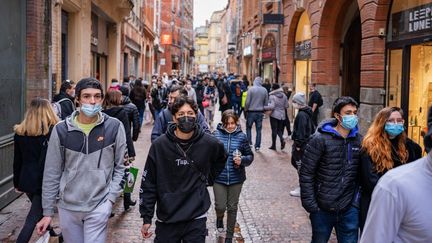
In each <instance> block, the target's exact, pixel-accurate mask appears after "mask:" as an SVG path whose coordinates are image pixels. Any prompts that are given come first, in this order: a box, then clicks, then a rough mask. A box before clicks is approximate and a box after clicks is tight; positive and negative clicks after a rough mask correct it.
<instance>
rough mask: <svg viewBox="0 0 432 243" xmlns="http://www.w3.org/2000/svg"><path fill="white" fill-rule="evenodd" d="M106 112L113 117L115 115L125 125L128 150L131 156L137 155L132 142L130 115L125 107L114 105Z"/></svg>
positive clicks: (105, 111)
mask: <svg viewBox="0 0 432 243" xmlns="http://www.w3.org/2000/svg"><path fill="white" fill-rule="evenodd" d="M103 112H104V113H105V114H107V115H108V116H111V117H115V118H117V119H119V120H120V121H121V123H122V124H123V126H124V129H125V133H126V144H127V151H128V156H129V157H135V147H134V144H133V142H132V136H131V132H130V131H131V129H130V122H129V118H128V115H127V113H126V111H125V110H124V108H123V107H121V106H114V107H111V108H108V109H105V110H103Z"/></svg>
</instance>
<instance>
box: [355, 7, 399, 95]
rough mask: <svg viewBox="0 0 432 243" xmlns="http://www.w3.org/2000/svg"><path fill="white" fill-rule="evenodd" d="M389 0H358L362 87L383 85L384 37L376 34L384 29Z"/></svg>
mask: <svg viewBox="0 0 432 243" xmlns="http://www.w3.org/2000/svg"><path fill="white" fill-rule="evenodd" d="M390 2H391V1H390V0H379V1H370V0H369V1H366V0H358V3H359V9H360V17H361V21H362V59H361V81H360V84H361V86H362V87H384V85H385V80H384V77H385V38H380V37H379V36H378V33H379V29H380V28H384V29H386V24H387V15H388V12H389V10H390Z"/></svg>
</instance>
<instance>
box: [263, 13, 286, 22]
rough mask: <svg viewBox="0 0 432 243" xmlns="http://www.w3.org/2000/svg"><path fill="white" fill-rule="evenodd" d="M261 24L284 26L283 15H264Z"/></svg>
mask: <svg viewBox="0 0 432 243" xmlns="http://www.w3.org/2000/svg"><path fill="white" fill-rule="evenodd" d="M263 24H284V15H283V14H264V16H263Z"/></svg>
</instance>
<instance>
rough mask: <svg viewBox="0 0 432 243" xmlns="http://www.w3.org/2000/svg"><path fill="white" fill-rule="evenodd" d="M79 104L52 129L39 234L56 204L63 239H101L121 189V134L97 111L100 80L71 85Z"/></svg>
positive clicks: (119, 127)
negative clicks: (73, 86)
mask: <svg viewBox="0 0 432 243" xmlns="http://www.w3.org/2000/svg"><path fill="white" fill-rule="evenodd" d="M75 90H76V95H77V101H78V103H79V105H80V109H79V110H77V111H75V112H74V113H72V115H70V116H69V117H68V118H66V120H64V121H62V122H59V123H57V124H56V125H55V127H54V128H53V130H52V133H51V137H50V140H49V143H48V150H47V156H46V160H45V169H44V174H43V182H42V208H43V215H44V217H43V218H42V219H41V220H40V221H39V222H38V223H37V226H36V228H37V231H38V234H44V233H45V231H46V228H47V227H48V225H49V224H50V223H51V220H52V217H53V216H54V207H55V206H57V208H58V213H59V219H60V228H61V229H62V234H63V238H64V241H65V242H106V236H107V224H108V218H109V216H110V215H111V210H112V207H113V205H114V203H115V201H116V199H117V197H118V196H120V193H121V192H122V191H123V188H122V185H121V184H120V182H121V181H122V178H123V175H124V171H125V167H124V161H123V158H124V154H125V149H126V134H125V129H124V126H123V124H122V123H121V122H120V121H119V120H117V119H115V118H112V117H110V116H108V115H106V114H104V113H102V112H101V111H102V105H101V104H102V100H103V97H104V94H103V89H102V85H101V84H100V83H99V81H98V80H96V79H95V78H84V79H82V80H80V81H79V82H78V83H77V85H76V87H75Z"/></svg>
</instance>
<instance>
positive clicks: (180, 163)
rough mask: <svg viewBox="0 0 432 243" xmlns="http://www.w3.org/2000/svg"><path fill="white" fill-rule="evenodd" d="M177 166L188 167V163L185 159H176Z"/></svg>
mask: <svg viewBox="0 0 432 243" xmlns="http://www.w3.org/2000/svg"><path fill="white" fill-rule="evenodd" d="M176 163H177V166H184V165H188V164H189V161H188V160H187V159H176Z"/></svg>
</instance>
